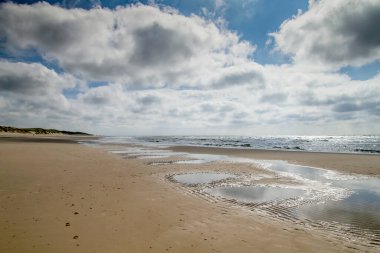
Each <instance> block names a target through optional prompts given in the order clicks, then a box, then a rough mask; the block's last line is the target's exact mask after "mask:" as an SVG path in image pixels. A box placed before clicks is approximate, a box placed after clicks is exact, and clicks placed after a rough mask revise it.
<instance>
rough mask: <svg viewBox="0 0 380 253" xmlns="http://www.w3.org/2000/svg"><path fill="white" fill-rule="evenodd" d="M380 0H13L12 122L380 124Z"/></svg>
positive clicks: (192, 131) (3, 18)
mask: <svg viewBox="0 0 380 253" xmlns="http://www.w3.org/2000/svg"><path fill="white" fill-rule="evenodd" d="M378 24H380V1H379V0H334V1H328V0H309V1H307V0H287V1H284V0H271V1H268V0H235V1H233V0H192V1H184V0H156V1H153V0H148V1H122V0H109V1H101V0H90V1H84V0H63V1H48V2H38V1H31V0H28V1H1V3H0V125H11V126H16V127H44V128H56V129H61V130H72V131H85V132H89V133H93V134H101V135H119V136H120V135H121V136H131V135H248V136H257V135H354V134H380V32H379V28H378Z"/></svg>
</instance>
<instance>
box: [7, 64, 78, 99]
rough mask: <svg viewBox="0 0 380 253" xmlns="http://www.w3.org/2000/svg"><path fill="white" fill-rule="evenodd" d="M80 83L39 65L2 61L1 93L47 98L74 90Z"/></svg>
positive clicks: (68, 76)
mask: <svg viewBox="0 0 380 253" xmlns="http://www.w3.org/2000/svg"><path fill="white" fill-rule="evenodd" d="M77 84H78V82H77V81H76V80H75V79H74V78H73V77H71V76H70V75H67V74H63V75H58V74H57V73H56V72H55V71H53V70H50V69H48V68H46V67H45V66H43V65H41V64H39V63H31V64H28V63H23V62H8V61H0V92H1V93H5V92H10V93H15V94H19V95H23V96H47V95H50V94H52V93H57V94H58V93H60V92H61V91H62V90H63V89H67V88H73V87H75V86H76V85H77Z"/></svg>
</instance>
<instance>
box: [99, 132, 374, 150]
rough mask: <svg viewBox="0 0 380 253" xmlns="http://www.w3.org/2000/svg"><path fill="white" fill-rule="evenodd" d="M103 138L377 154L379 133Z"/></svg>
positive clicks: (161, 143) (166, 143) (175, 144)
mask: <svg viewBox="0 0 380 253" xmlns="http://www.w3.org/2000/svg"><path fill="white" fill-rule="evenodd" d="M104 141H105V142H107V141H108V142H112V141H114V142H128V143H139V144H144V145H155V146H201V147H222V148H244V149H265V150H289V151H307V152H329V153H367V154H380V135H356V136H251V137H248V136H140V137H108V138H106V139H104Z"/></svg>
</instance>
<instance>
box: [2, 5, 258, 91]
mask: <svg viewBox="0 0 380 253" xmlns="http://www.w3.org/2000/svg"><path fill="white" fill-rule="evenodd" d="M0 36H1V37H2V39H3V40H5V41H6V45H5V46H6V48H8V50H30V49H34V50H37V51H38V52H39V53H40V54H41V55H42V56H43V57H44V58H45V59H47V60H53V61H57V62H58V64H59V65H60V66H61V67H62V68H63V69H64V70H65V71H67V72H69V73H72V74H74V75H76V76H78V77H81V78H85V79H87V80H102V81H121V82H124V83H126V84H129V85H137V86H143V87H147V86H153V87H159V86H161V87H163V86H175V85H179V84H180V83H181V85H184V86H197V85H199V84H205V80H203V79H202V78H203V77H205V78H206V77H207V76H208V73H212V72H214V73H215V72H216V70H218V72H219V71H221V72H223V68H224V67H225V66H231V65H235V64H237V63H240V62H245V61H247V57H248V56H249V55H250V54H251V53H252V52H253V51H254V49H255V47H254V46H252V45H250V44H249V43H247V42H244V41H240V40H239V37H238V36H237V35H236V34H235V33H233V32H231V31H228V30H226V29H223V28H219V27H218V26H216V25H215V24H214V23H213V22H210V21H207V20H204V19H202V18H200V17H198V16H195V15H193V16H190V17H185V16H182V15H180V14H177V13H175V12H173V11H171V10H170V9H169V10H160V9H158V8H157V7H152V6H145V5H134V6H128V7H119V8H117V9H115V10H110V9H101V8H96V9H91V10H83V9H63V8H61V7H58V6H52V5H49V4H47V3H37V4H33V5H16V4H13V3H5V4H2V5H1V7H0ZM204 72H207V73H206V74H205V73H204ZM194 77H197V78H194ZM200 79H201V80H200Z"/></svg>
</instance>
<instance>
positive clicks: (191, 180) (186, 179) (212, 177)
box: [173, 173, 236, 185]
mask: <svg viewBox="0 0 380 253" xmlns="http://www.w3.org/2000/svg"><path fill="white" fill-rule="evenodd" d="M228 178H236V175H233V174H228V173H191V174H181V175H175V176H173V179H174V180H175V181H177V182H179V183H182V184H190V185H194V184H209V183H212V182H217V181H221V180H224V179H228Z"/></svg>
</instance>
